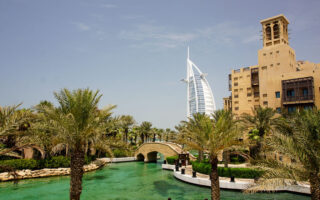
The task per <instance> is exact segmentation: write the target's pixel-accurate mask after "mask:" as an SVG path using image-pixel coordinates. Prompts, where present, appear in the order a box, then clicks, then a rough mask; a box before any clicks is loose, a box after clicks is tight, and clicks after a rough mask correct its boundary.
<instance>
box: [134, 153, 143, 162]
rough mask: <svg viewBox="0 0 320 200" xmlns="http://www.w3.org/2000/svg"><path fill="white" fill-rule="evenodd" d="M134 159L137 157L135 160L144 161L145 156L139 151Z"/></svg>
mask: <svg viewBox="0 0 320 200" xmlns="http://www.w3.org/2000/svg"><path fill="white" fill-rule="evenodd" d="M136 159H137V161H144V159H145V156H144V155H143V154H142V153H140V154H138V155H137V157H136Z"/></svg>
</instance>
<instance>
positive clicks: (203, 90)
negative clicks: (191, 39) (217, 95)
mask: <svg viewBox="0 0 320 200" xmlns="http://www.w3.org/2000/svg"><path fill="white" fill-rule="evenodd" d="M206 75H207V74H204V73H202V72H201V71H200V69H199V68H198V67H197V66H196V65H195V64H194V63H193V62H192V61H191V60H190V58H189V48H188V58H187V78H186V79H184V81H185V82H186V83H187V116H188V117H191V116H192V115H193V114H194V113H205V114H207V115H211V114H212V113H213V112H214V111H215V110H216V104H215V101H214V97H213V94H212V91H211V88H210V85H209V83H208V81H207V79H206V78H205V76H206Z"/></svg>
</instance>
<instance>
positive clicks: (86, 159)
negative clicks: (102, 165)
mask: <svg viewBox="0 0 320 200" xmlns="http://www.w3.org/2000/svg"><path fill="white" fill-rule="evenodd" d="M96 159H97V156H95V155H91V156H86V157H84V163H85V164H86V165H88V164H90V163H91V162H92V161H95V160H96Z"/></svg>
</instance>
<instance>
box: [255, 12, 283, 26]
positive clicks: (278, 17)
mask: <svg viewBox="0 0 320 200" xmlns="http://www.w3.org/2000/svg"><path fill="white" fill-rule="evenodd" d="M280 18H282V19H284V20H285V21H286V22H287V23H288V24H289V20H288V19H287V18H286V16H284V15H283V14H280V15H276V16H273V17H269V18H267V19H263V20H261V21H260V23H261V24H262V23H265V22H268V21H271V20H274V19H280Z"/></svg>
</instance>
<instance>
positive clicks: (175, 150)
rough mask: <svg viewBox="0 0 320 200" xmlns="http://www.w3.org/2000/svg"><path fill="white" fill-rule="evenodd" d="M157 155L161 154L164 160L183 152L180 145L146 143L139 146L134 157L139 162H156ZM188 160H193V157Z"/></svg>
mask: <svg viewBox="0 0 320 200" xmlns="http://www.w3.org/2000/svg"><path fill="white" fill-rule="evenodd" d="M157 153H161V154H162V155H163V156H164V159H166V158H167V157H169V156H177V155H178V154H181V153H185V152H184V151H183V149H182V147H181V146H180V145H178V144H175V143H172V142H148V143H143V144H142V145H140V147H139V148H138V149H137V150H136V152H135V154H134V156H135V158H136V159H137V160H140V161H144V162H154V161H156V160H157ZM190 159H191V160H194V159H195V157H194V156H192V155H191V154H190Z"/></svg>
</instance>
